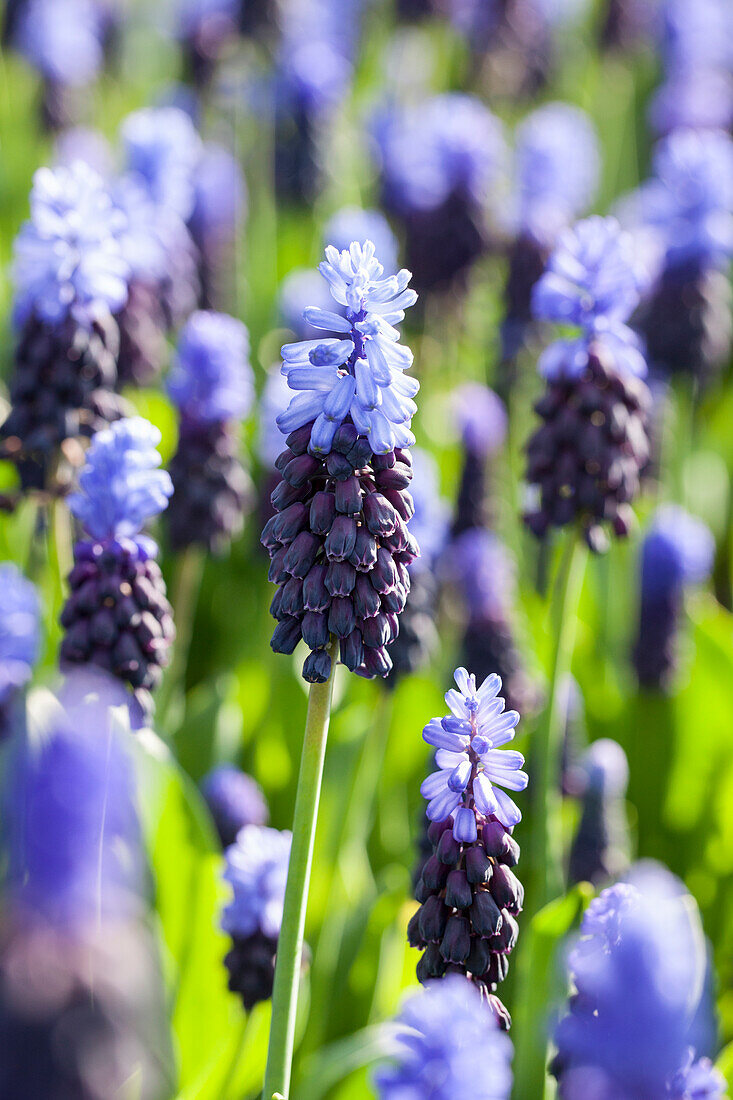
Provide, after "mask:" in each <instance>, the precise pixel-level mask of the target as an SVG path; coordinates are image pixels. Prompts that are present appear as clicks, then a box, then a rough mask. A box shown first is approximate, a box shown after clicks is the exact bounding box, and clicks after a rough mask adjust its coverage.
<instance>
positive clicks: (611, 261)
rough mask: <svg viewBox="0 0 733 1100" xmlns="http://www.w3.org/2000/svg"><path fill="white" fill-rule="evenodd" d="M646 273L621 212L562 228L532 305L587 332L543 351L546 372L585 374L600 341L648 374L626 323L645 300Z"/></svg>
mask: <svg viewBox="0 0 733 1100" xmlns="http://www.w3.org/2000/svg"><path fill="white" fill-rule="evenodd" d="M641 278H642V275H641V272H640V270H639V266H638V263H637V261H636V258H635V256H634V251H633V241H632V238H631V236H630V235H629V234H628V233H625V232H624V231H623V230H622V229H621V227H620V225H619V223H618V222H617V221H616V219H615V218H601V217H591V218H585V219H584V220H583V221H580V222H577V223H576V225H574V226H573V227H572V229H566V230H565V231H564V232H563V233H561V234H560V236H559V238H558V241H557V245H556V247H555V250H554V252H553V253H552V255H551V256H550V260H549V262H548V264H547V270H546V271H545V273H544V275H542V276H541V278H540V279H539V280H538V282H537V283H536V284H535V287H534V291H533V294H532V310H533V312H534V314H535V316H536V317H538V318H540V319H542V320H548V321H557V322H560V323H561V324H566V325H575V326H576V327H578V328H580V329H581V333H582V335H581V336H580V338H579V339H576V340H558V341H556V342H555V343H554V344H551V345H550V347H548V348H547V349H546V350H545V351H544V352H543V354H542V355H541V357H540V360H539V364H538V367H539V370H540V373H541V374H544V375H545V377H547V378H554V377H557V376H558V375H565V376H570V377H573V376H576V375H579V374H581V373H582V372H583V370H584V369H585V367H586V365H587V362H588V347H589V345H590V343H591V342H599V343H600V344H601V345H602V346H603V347H604V348H605V350H606V351H607V352H608V353H609V354H610V356H611V357H612V359H613V361H614V362H615V365H616V369H617V370H618V371H619V372H621V373H623V372H624V371H626V372H628V373H630V374H635V375H638V376H641V377H643V376H644V375H645V374H646V361H645V359H644V356H643V354H642V352H641V350H640V346H639V341H638V339H637V337H636V336H635V334H634V333H633V332H632V331H631V329H630V328H629V327H628V326H627V325H626V324H624V322H625V321H626V320H627V318H628V317H629V316H630V315H631V313H632V311H633V310H634V308H635V306H636V305H637V303H638V301H639V287H640V283H641Z"/></svg>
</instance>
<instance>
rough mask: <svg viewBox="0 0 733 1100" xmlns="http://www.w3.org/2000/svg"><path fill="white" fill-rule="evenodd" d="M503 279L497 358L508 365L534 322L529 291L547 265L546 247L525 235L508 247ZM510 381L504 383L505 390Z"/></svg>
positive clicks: (530, 291) (509, 379)
mask: <svg viewBox="0 0 733 1100" xmlns="http://www.w3.org/2000/svg"><path fill="white" fill-rule="evenodd" d="M507 260H508V271H507V280H506V283H505V285H504V320H503V322H502V326H501V356H502V360H503V361H504V363H505V364H507V363H509V362H511V361H512V360H513V359H514V358H515V357H516V356H517V355H518V353H519V352H520V350H521V349H522V347H523V345H524V343H525V341H526V339H527V334H528V331H529V329H530V327H531V325H532V323H533V321H534V316H533V313H532V290H533V288H534V285H535V283H536V282H537V280H538V279H539V277H540V275H542V273H543V272H544V270H545V266H546V264H547V248H546V247H544V246H543V245H541V244H540V243H539V241H537V240H536V239H535V238H534V237H532V236H530V235H529V234H528V233H523V234H522V235H521V236H519V237H517V239H516V240H515V241H513V242H512V244H511V245H510V247H509V253H508V257H507ZM512 381H513V378H508V379H506V380H505V387H507V388H508V386H509V385H511V383H512Z"/></svg>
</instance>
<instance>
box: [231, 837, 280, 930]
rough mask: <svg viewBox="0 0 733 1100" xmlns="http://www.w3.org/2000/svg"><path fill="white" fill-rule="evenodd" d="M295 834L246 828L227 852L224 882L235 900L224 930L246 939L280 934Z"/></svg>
mask: <svg viewBox="0 0 733 1100" xmlns="http://www.w3.org/2000/svg"><path fill="white" fill-rule="evenodd" d="M291 843H292V834H291V833H289V832H279V831H278V830H277V829H269V828H267V827H265V826H263V825H245V826H244V828H243V829H240V831H239V832H238V834H237V839H236V841H235V843H234V844H232V845H230V846H229V848H227V850H226V869H225V871H224V879H225V880H226V882H228V883H229V884H230V886H231V887H232V890H233V891H234V897H233V898H232V900H231V901H230V903H229V905H227V907H226V908H225V909H224V911H223V913H222V917H221V927H222V929H223V930H224V931H225V932H226V933H227V934H228V935H230V936H234V937H237V938H241V939H245V938H246V937H247V936H252V935H254V934H255V933H256V932H261V933H262V934H263V935H265V936H270V937H273V938H275V937H277V936H278V935H279V932H280V925H281V923H282V915H283V901H284V898H285V884H286V882H287V877H288V864H289V862H290V846H291Z"/></svg>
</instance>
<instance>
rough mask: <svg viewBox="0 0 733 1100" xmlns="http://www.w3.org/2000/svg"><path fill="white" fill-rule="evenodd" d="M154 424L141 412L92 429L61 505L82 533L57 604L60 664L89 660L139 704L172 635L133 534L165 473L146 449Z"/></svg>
mask: <svg viewBox="0 0 733 1100" xmlns="http://www.w3.org/2000/svg"><path fill="white" fill-rule="evenodd" d="M159 442H160V432H159V431H158V429H157V428H155V427H153V425H152V424H150V423H149V422H148V421H147V420H143V419H142V418H141V417H135V418H133V419H125V420H118V421H117V422H116V423H115V424H113V425H112V426H111V427H110V428H108V429H106V430H105V431H103V432H99V433H98V434H97V435H96V436H95V438H94V440H93V442H92V445H91V446H90V448H89V450H88V452H87V463H86V466H84V468H83V470H82V471H81V473H80V475H79V491H78V492H76V493H73V494H72V495H71V496H70V497H69V508H70V509H71V511H72V512H73V514H74V515H75V516H76V518H77V519H78V520H79V522H80V523H81V525H82V527H83V528H84V531H85V532H86V535H87V536H88V537H86V538H84V539H82V540H80V541H79V542H77V543H76V545H75V546H74V568H73V569H72V571H71V573H70V574H69V586H70V588H71V592H70V594H69V597H68V599H67V601H66V604H65V606H64V609H63V611H62V613H61V625H62V626H63V627H64V630H65V635H64V639H63V641H62V643H61V653H60V658H61V663H62V666H67V667H70V666H74V665H85V664H92V665H98V666H99V667H100V668H102V669H104V670H105V671H107V672H110V673H112V675H113V676H116V677H117V678H118V679H120V680H122V681H123V682H124V683H127V684H128V685H129V686H130V687H131V688H132V689H133V690H134V693H135V696H136V698H137V699H138V701H139V703H140V704H141V706H142V708H143V710H144V711H149V710H150V709H151V706H152V701H151V697H150V692H151V691H152V690H154V689H155V688H156V687H157V686H158V685H159V684H160V681H161V679H162V677H163V669H164V668H165V666H166V665H167V664H168V661H169V657H170V647H171V645H172V642H173V639H174V637H175V628H174V625H173V617H172V612H171V606H170V604H169V603H168V599H167V597H166V589H165V582H164V580H163V575H162V573H161V571H160V566H159V565H158V563H157V562H156V560H155V558H156V556H157V553H158V547H157V546H156V544H155V542H154V540H153V539H152V538H150V536H148V535H145V534H143V533H142V528H143V525H144V524H145V522H146V520H148V519H150V518H152V517H153V516H156V515H157V514H158V513H159V512H162V511H163V509H164V508H165V507H166V505H167V504H168V498H169V497H170V496H171V494H172V492H173V485H172V482H171V479H170V476H169V475H168V474H167V473H166V471H164V470H160V469H158V468H157V467H159V466H160V455H159V454H158V452H157V450H156V449H155V448H156V446H157V444H158V443H159Z"/></svg>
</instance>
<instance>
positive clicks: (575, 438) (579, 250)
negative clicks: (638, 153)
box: [525, 217, 651, 552]
mask: <svg viewBox="0 0 733 1100" xmlns="http://www.w3.org/2000/svg"><path fill="white" fill-rule="evenodd" d="M638 284H639V277H638V273H637V269H636V265H635V263H634V257H633V255H632V242H631V238H630V236H629V235H628V234H626V233H624V232H622V231H621V228H620V226H619V224H618V222H617V221H616V220H615V219H614V218H599V217H593V218H586V219H585V221H581V222H578V223H577V225H575V226H574V227H573V228H572V229H569V230H566V231H565V232H564V233H562V234H561V235H560V238H559V240H558V243H557V247H556V248H555V251H554V252H553V253H552V256H551V257H550V261H549V264H548V267H547V271H546V272H545V274H544V275H543V276H542V278H541V279H540V280H539V282H538V283H537V285H536V286H535V288H534V293H533V296H532V301H533V308H534V312H535V315H536V316H537V317H539V318H541V319H544V320H552V321H556V322H559V323H562V324H564V325H573V326H575V327H577V328H578V329H580V335H579V336H577V337H575V338H574V339H570V340H564V339H563V340H557V341H556V342H555V343H554V344H551V345H550V346H549V347H548V348H546V349H545V351H544V352H543V353H542V355H541V356H540V360H539V364H538V368H539V371H540V373H541V374H542V375H544V377H545V378H546V380H547V389H546V392H545V395H544V396H543V397H542V398H541V400H540V401H539V402H538V403H537V404H536V405H535V410H536V412H537V413H538V414H539V415H540V417H541V418H542V421H543V423H542V425H541V427H540V428H538V429H537V431H536V432H535V433H534V435H533V436H532V437H531V439H530V441H529V444H528V446H527V455H528V463H527V481H528V482H529V488H530V493H529V501H528V507H527V509H526V512H525V522H526V523H527V525H528V526H529V528H530V530H531V531H533V533H534V534H535V535H537V536H538V537H539V538H542V537H543V536H544V535H545V533H546V532H547V530H548V528H549V527H551V526H554V527H563V526H565V525H566V524H569V523H575V522H578V523H579V524H580V526H581V528H582V530H583V533H584V535H585V538H586V541H587V542H588V545H589V546H590V548H591V549H592V550H594V551H596V552H599V551H602V550H605V549H606V547H607V544H608V539H607V535H606V532H605V529H604V528H605V525H606V524H610V525H611V527H612V528H613V531H614V533H615V534H616V535H618V536H622V535H626V534H627V533H628V531H629V529H630V527H631V525H632V523H633V512H632V510H631V504H630V502H631V501H632V500H633V498H634V497H635V496H636V493H637V492H638V488H639V479H640V472H641V469H642V468H643V466H644V464H645V463H646V461H647V459H648V457H649V441H648V438H647V433H646V420H647V412H648V409H649V406H650V404H651V397H650V394H649V390H648V388H647V386H646V384H645V383H644V381H643V377H644V375H645V374H646V362H645V360H644V356H643V354H642V352H641V349H640V346H639V342H638V340H637V338H636V336H635V335H634V333H633V332H632V331H631V329H630V328H629V327H628V326H627V325H626V324H625V322H626V320H627V319H628V317H629V316H630V314H631V312H632V310H633V309H634V307H635V306H636V304H637V303H638V301H639V290H638Z"/></svg>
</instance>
